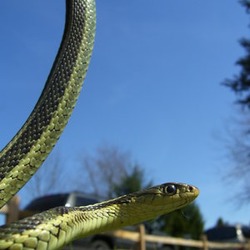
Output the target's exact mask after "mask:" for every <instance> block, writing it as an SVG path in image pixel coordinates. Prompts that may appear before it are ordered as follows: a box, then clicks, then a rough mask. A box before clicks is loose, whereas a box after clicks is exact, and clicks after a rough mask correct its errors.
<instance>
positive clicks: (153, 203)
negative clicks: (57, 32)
mask: <svg viewBox="0 0 250 250" xmlns="http://www.w3.org/2000/svg"><path fill="white" fill-rule="evenodd" d="M95 27H96V12H95V2H94V0H66V21H65V28H64V33H63V38H62V42H61V45H60V48H59V50H58V53H57V56H56V58H55V61H54V64H53V66H52V69H51V72H50V74H49V76H48V79H47V82H46V83H45V86H44V89H43V91H42V93H41V96H40V98H39V99H38V102H37V104H36V106H35V108H34V110H33V111H32V113H31V114H30V116H29V118H28V119H27V121H26V122H25V123H24V125H23V126H22V128H21V129H20V130H19V131H18V132H17V134H16V135H15V136H14V137H13V139H12V140H11V141H10V142H9V143H8V144H7V146H6V147H5V148H4V149H3V150H2V151H1V152H0V207H2V206H3V205H4V204H6V202H7V201H8V200H9V199H10V198H11V197H13V195H15V193H16V192H17V191H18V190H19V189H20V188H21V187H22V186H23V185H24V184H25V183H26V182H27V181H28V180H29V179H30V177H31V176H32V175H33V174H34V173H35V172H36V170H37V169H38V168H39V167H40V165H41V164H42V162H43V161H44V160H45V159H46V157H47V156H48V154H49V153H50V151H51V150H52V148H53V146H54V145H55V144H56V141H57V140H58V138H59V136H60V134H61V133H62V131H63V129H64V127H65V125H66V124H67V121H68V119H69V117H70V115H71V112H72V110H73V108H74V106H75V103H76V100H77V98H78V95H79V93H80V90H81V87H82V83H83V80H84V78H85V75H86V72H87V68H88V65H89V61H90V58H91V54H92V49H93V44H94V37H95ZM198 194H199V191H198V189H197V188H196V187H194V186H191V185H187V184H182V183H165V184H162V185H159V186H155V187H152V188H149V189H146V190H143V191H139V192H136V193H132V194H128V195H125V196H122V197H119V198H116V199H112V200H108V201H104V202H101V203H97V204H95V205H90V206H85V207H74V208H68V207H58V208H54V209H51V210H48V211H45V212H43V213H39V214H36V215H34V216H31V217H29V218H25V219H23V220H20V221H17V222H14V223H12V224H10V225H4V226H2V227H0V250H1V249H10V250H22V249H23V250H24V249H26V250H32V249H39V250H47V249H58V248H61V247H62V246H63V245H65V244H67V243H69V242H70V241H72V240H74V239H76V238H79V237H85V236H88V235H90V234H95V233H97V232H101V231H105V230H113V229H116V228H119V227H122V226H126V225H131V224H136V223H139V222H142V221H145V220H149V219H153V218H155V217H157V216H159V215H162V214H165V213H169V212H171V211H173V210H176V209H179V208H182V207H183V206H186V205H187V204H189V203H190V202H192V201H193V200H194V199H195V198H196V197H197V196H198Z"/></svg>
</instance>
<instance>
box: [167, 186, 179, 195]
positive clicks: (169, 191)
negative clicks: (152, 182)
mask: <svg viewBox="0 0 250 250" xmlns="http://www.w3.org/2000/svg"><path fill="white" fill-rule="evenodd" d="M176 191H177V188H176V186H175V185H173V184H171V185H167V186H166V187H165V192H166V194H167V195H174V194H176Z"/></svg>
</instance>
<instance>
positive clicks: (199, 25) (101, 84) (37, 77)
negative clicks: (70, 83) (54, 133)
mask: <svg viewBox="0 0 250 250" xmlns="http://www.w3.org/2000/svg"><path fill="white" fill-rule="evenodd" d="M248 23H249V18H248V16H247V14H246V13H245V9H244V8H243V7H241V6H240V5H239V4H238V3H237V1H234V0H227V1H218V0H210V1H197V0H189V1H183V0H182V1H181V0H175V1H166V0H158V1H153V0H137V1H132V0H131V1H128V0H120V1H117V0H109V1H101V0H97V34H96V42H95V48H94V54H93V57H92V60H91V65H90V68H89V71H88V74H87V79H86V81H85V85H84V88H83V91H82V93H81V96H80V98H79V101H78V103H77V106H76V109H75V111H74V113H73V116H72V119H71V120H70V122H69V124H68V126H67V128H66V130H65V131H64V133H63V135H62V137H61V139H60V141H59V143H58V145H57V150H58V151H60V152H61V154H62V155H63V158H64V159H65V161H64V165H65V167H66V168H71V167H72V165H74V164H75V162H76V158H77V156H79V155H80V154H81V153H82V152H83V151H84V152H85V151H87V152H90V153H91V152H93V151H94V150H95V149H96V148H97V147H98V146H100V144H102V143H107V144H111V145H116V146H118V147H120V148H121V149H124V150H129V151H130V152H131V154H132V155H133V157H134V158H135V159H136V160H137V161H138V162H139V163H140V164H141V165H142V166H143V167H144V168H145V171H146V173H147V174H148V176H149V177H150V178H152V179H153V181H154V183H155V184H160V183H164V182H169V181H177V182H186V183H190V184H193V185H196V186H197V187H199V188H200V191H201V194H200V196H199V198H198V199H197V202H198V204H199V206H200V208H201V212H202V214H203V216H204V219H205V221H206V227H209V226H212V225H214V224H215V222H216V220H217V219H218V217H220V216H221V217H222V218H223V219H225V220H226V221H228V222H230V223H236V222H240V223H245V224H249V216H248V215H249V212H248V211H249V207H242V208H241V209H239V208H237V207H236V206H235V204H234V203H232V202H230V199H231V197H232V195H233V194H234V192H236V191H237V190H235V189H234V186H235V185H234V184H229V183H225V182H224V181H223V178H222V177H223V173H225V171H227V170H228V168H229V167H230V162H229V161H228V159H227V157H226V154H227V151H226V145H225V143H224V141H223V139H222V138H224V136H226V133H225V130H226V129H227V126H228V124H230V123H231V122H232V117H233V116H234V115H235V111H234V106H233V102H234V100H235V96H234V95H233V93H231V92H230V90H229V89H227V88H225V87H223V86H222V85H221V84H220V83H221V82H222V81H223V80H224V79H225V78H229V77H231V76H232V75H233V74H235V73H237V72H238V71H237V70H238V69H237V67H236V66H235V64H234V63H235V61H236V60H237V59H238V58H239V56H241V55H244V51H243V50H242V48H241V47H240V45H239V43H238V40H239V38H241V37H243V36H247V35H248V32H249V30H248V28H247V25H248ZM63 25H64V1H58V0H57V1H49V0H43V1H33V0H26V1H1V2H0V30H1V39H0V54H1V60H0V81H1V84H0V114H1V117H2V118H1V122H0V146H1V147H3V146H4V145H5V144H6V143H7V142H8V140H10V139H11V138H12V136H13V135H14V134H15V132H16V131H17V130H18V129H19V128H20V126H21V124H22V123H23V122H24V121H25V119H26V118H27V116H28V114H29V113H30V111H31V109H32V108H33V106H34V104H35V102H36V100H37V98H38V96H39V94H40V92H41V90H42V88H43V84H44V82H45V80H46V78H47V75H48V72H49V69H50V66H51V64H52V62H53V59H54V56H55V54H56V51H57V48H58V46H59V43H60V39H61V35H62V31H63ZM25 192H28V190H27V189H26V190H24V191H23V193H22V195H23V196H22V198H23V197H25ZM27 202H28V201H27V200H25V198H23V200H22V204H23V205H25V204H26V203H27Z"/></svg>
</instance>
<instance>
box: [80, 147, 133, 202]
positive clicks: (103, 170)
mask: <svg viewBox="0 0 250 250" xmlns="http://www.w3.org/2000/svg"><path fill="white" fill-rule="evenodd" d="M80 163H81V168H82V169H83V171H80V172H83V173H85V176H84V177H83V179H84V180H89V182H88V183H89V189H88V191H89V192H91V193H94V194H96V195H97V196H99V197H103V198H111V197H114V196H115V191H114V187H115V186H117V185H119V184H120V183H122V181H124V178H126V177H127V176H129V175H130V174H131V173H132V171H134V166H135V165H137V164H135V163H134V162H133V160H132V157H131V154H130V153H128V152H126V151H122V150H120V149H119V148H118V147H116V146H107V145H104V146H101V147H99V148H97V150H96V152H95V154H93V155H88V154H86V155H85V156H83V157H82V158H81V159H80Z"/></svg>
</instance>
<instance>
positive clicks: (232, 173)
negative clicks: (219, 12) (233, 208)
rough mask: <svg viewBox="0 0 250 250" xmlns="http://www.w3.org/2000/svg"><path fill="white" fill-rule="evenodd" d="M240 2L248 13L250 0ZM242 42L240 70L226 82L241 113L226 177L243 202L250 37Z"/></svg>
mask: <svg viewBox="0 0 250 250" xmlns="http://www.w3.org/2000/svg"><path fill="white" fill-rule="evenodd" d="M240 4H242V6H243V7H244V8H246V12H247V14H249V13H250V1H249V0H241V1H240ZM249 27H250V26H249ZM240 45H241V46H242V47H243V48H244V50H245V55H244V56H243V57H241V58H239V59H238V60H237V61H236V65H237V66H238V67H239V69H240V70H239V73H238V74H237V75H234V76H233V77H232V78H231V79H226V80H225V81H224V82H223V85H225V86H226V87H228V88H230V89H231V90H232V91H233V92H234V93H235V94H236V103H237V105H238V107H239V114H240V122H238V123H237V129H236V132H235V130H234V131H233V132H232V133H231V134H230V138H229V139H230V141H229V145H228V147H229V157H230V160H231V163H232V166H231V168H230V169H229V172H228V175H227V176H226V177H227V179H229V180H230V181H234V183H236V184H237V185H238V187H239V191H238V192H237V191H236V195H237V197H238V199H237V201H238V202H239V204H243V203H249V202H250V182H249V177H250V112H249V111H250V38H246V37H244V38H241V39H240ZM235 181H236V182H235Z"/></svg>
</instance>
